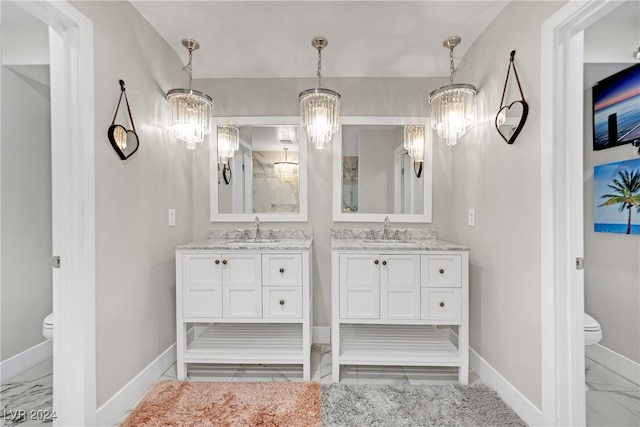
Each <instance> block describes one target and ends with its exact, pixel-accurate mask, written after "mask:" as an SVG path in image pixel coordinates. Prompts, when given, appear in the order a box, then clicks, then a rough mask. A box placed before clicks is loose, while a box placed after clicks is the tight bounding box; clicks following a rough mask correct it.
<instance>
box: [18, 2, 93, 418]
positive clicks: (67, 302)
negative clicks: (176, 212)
mask: <svg viewBox="0 0 640 427" xmlns="http://www.w3.org/2000/svg"><path fill="white" fill-rule="evenodd" d="M16 4H17V5H18V6H20V7H22V8H23V9H24V10H25V11H26V12H28V13H30V14H31V15H32V16H34V17H36V18H38V19H39V20H41V21H42V22H44V23H45V24H46V25H48V26H49V55H50V81H51V84H50V88H51V89H50V90H51V175H52V176H51V182H52V231H53V248H52V249H53V254H54V256H60V258H61V262H60V268H54V269H53V312H54V315H55V324H54V336H55V338H54V340H53V371H54V375H53V403H54V410H55V411H56V416H57V418H56V419H55V421H54V423H53V424H54V426H72V425H82V426H91V425H95V424H96V338H95V335H96V333H95V169H94V164H95V161H94V132H95V127H94V73H93V23H92V22H91V21H90V20H89V19H88V18H87V17H86V16H84V15H83V14H82V13H80V12H79V11H78V10H77V9H75V8H74V7H73V6H71V5H70V4H69V3H68V2H66V1H54V0H47V1H34V2H31V1H29V2H25V1H17V2H16Z"/></svg>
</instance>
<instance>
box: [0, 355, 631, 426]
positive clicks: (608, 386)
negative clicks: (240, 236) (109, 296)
mask: <svg viewBox="0 0 640 427" xmlns="http://www.w3.org/2000/svg"><path fill="white" fill-rule="evenodd" d="M586 366H587V372H586V383H587V392H586V393H587V395H586V400H587V425H588V426H608V427H610V426H640V386H639V385H638V384H634V383H632V382H630V381H628V380H626V379H624V378H622V377H620V376H619V375H617V374H615V373H613V372H611V371H609V370H608V369H606V368H604V367H603V366H601V365H599V364H597V363H596V362H594V361H593V360H590V359H587V361H586ZM52 368H53V364H52V362H51V360H48V361H46V362H43V363H41V364H40V365H37V366H36V367H34V368H32V369H30V370H29V371H27V372H25V373H23V374H20V375H18V376H17V377H15V378H13V379H11V380H10V381H8V382H7V383H3V384H2V386H1V388H0V404H1V406H2V407H1V408H0V426H1V427H4V426H6V427H9V426H15V425H19V426H20V427H22V426H50V425H51V424H50V423H46V422H43V421H42V420H33V419H28V418H29V417H25V419H22V420H16V419H13V420H12V419H11V418H12V416H13V415H14V414H17V413H16V412H15V411H16V410H18V409H25V410H31V409H34V410H37V409H45V410H46V409H50V408H51V405H52V386H51V381H52ZM301 377H302V372H301V369H300V368H299V367H297V366H284V367H282V366H281V367H270V366H249V365H236V366H234V365H228V366H223V367H216V368H215V369H211V367H208V366H193V367H191V369H190V372H189V379H190V380H192V381H290V380H293V381H296V380H301V379H302V378H301ZM175 379H176V367H175V364H174V365H173V366H171V368H169V369H168V370H167V371H166V372H165V373H164V374H163V376H162V377H161V378H159V379H158V381H166V380H175ZM311 379H312V380H313V381H318V382H320V383H323V384H324V383H330V382H331V349H330V347H329V346H314V347H313V350H312V352H311ZM478 381H480V379H479V378H478V376H477V375H476V374H475V373H474V372H470V375H469V383H470V384H472V383H475V382H478ZM341 382H343V383H368V384H372V383H375V384H398V385H401V384H447V383H456V382H457V370H456V369H450V368H416V367H373V366H348V367H343V368H342V372H341ZM141 399H142V396H140V398H139V399H138V400H137V401H136V402H132V403H131V407H130V409H129V410H128V411H127V412H126V413H124V414H122V416H121V417H120V419H119V420H117V424H114V425H118V424H119V423H120V422H122V421H123V420H124V419H125V418H126V416H127V415H128V413H129V412H130V411H131V410H133V408H135V407H136V405H137V404H138V402H139V401H140V400H141Z"/></svg>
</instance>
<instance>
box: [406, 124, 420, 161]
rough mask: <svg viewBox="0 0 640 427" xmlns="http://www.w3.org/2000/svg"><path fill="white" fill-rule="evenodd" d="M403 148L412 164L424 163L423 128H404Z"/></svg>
mask: <svg viewBox="0 0 640 427" xmlns="http://www.w3.org/2000/svg"><path fill="white" fill-rule="evenodd" d="M404 148H405V149H406V150H407V152H408V153H409V156H411V158H413V162H414V163H422V162H424V126H405V127H404Z"/></svg>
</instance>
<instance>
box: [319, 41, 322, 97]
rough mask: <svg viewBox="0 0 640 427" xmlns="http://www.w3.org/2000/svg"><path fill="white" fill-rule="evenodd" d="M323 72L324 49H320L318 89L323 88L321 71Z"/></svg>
mask: <svg viewBox="0 0 640 427" xmlns="http://www.w3.org/2000/svg"><path fill="white" fill-rule="evenodd" d="M321 70H322V48H321V47H318V87H319V88H320V87H322V82H321V79H322V76H321V73H320V71H321Z"/></svg>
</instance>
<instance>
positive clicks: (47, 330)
mask: <svg viewBox="0 0 640 427" xmlns="http://www.w3.org/2000/svg"><path fill="white" fill-rule="evenodd" d="M42 336H43V337H45V338H46V339H48V340H52V339H53V313H50V314H48V315H47V317H45V318H44V320H43V321H42Z"/></svg>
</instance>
